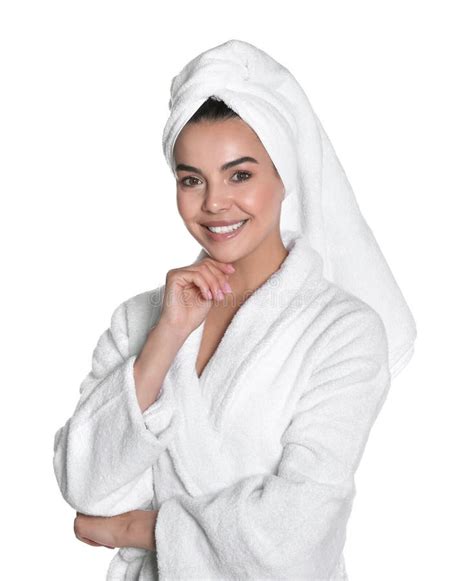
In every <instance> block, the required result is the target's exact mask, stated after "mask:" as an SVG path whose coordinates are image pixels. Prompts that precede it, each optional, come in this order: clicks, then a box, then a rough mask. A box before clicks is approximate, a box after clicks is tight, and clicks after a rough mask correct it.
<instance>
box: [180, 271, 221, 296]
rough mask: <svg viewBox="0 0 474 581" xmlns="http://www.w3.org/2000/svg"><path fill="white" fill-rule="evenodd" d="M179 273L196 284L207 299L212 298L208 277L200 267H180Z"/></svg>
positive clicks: (190, 282)
mask: <svg viewBox="0 0 474 581" xmlns="http://www.w3.org/2000/svg"><path fill="white" fill-rule="evenodd" d="M177 273H178V274H179V275H180V276H181V277H182V278H183V279H184V281H185V282H187V283H189V284H194V285H196V286H197V287H198V288H199V290H200V291H201V294H202V296H203V297H204V298H205V299H206V300H212V293H211V289H210V286H209V283H208V281H207V279H206V277H205V276H204V275H203V274H202V272H201V271H200V270H198V269H193V268H186V269H179V271H177Z"/></svg>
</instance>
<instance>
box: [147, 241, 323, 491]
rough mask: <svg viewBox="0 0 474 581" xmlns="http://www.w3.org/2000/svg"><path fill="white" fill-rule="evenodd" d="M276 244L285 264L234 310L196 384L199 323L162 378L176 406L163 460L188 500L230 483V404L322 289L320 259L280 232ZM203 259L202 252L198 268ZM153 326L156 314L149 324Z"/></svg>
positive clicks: (303, 243)
mask: <svg viewBox="0 0 474 581" xmlns="http://www.w3.org/2000/svg"><path fill="white" fill-rule="evenodd" d="M282 240H283V242H284V244H285V246H286V248H287V249H288V250H289V254H288V256H287V257H286V259H285V260H284V262H283V263H282V265H281V266H280V268H279V269H278V270H277V271H275V272H274V273H273V274H272V275H271V276H270V277H269V278H268V279H267V280H266V281H265V282H264V283H263V285H261V286H260V287H259V288H258V289H257V290H256V291H255V292H253V293H252V294H251V295H250V296H249V297H248V298H247V299H246V301H245V302H244V303H243V304H242V305H241V306H240V307H239V309H238V310H237V312H236V313H235V315H234V317H233V319H232V320H231V322H230V324H229V325H228V327H227V329H226V331H225V333H224V335H223V337H222V339H221V341H220V343H219V345H218V347H217V349H216V351H215V352H214V354H213V356H212V357H211V359H210V360H209V361H208V363H207V365H206V367H205V368H204V370H203V373H202V374H201V377H200V378H198V377H197V373H196V367H195V366H196V359H197V355H198V352H199V347H200V343H201V339H202V335H203V329H204V321H203V322H202V323H201V324H200V325H199V326H198V327H197V328H196V329H194V331H192V333H191V334H190V335H189V336H188V338H187V339H186V341H185V342H184V343H183V345H182V346H181V348H180V349H179V351H178V352H177V354H176V357H175V359H174V360H173V363H172V365H171V367H170V369H169V371H168V373H167V374H166V377H165V380H164V383H163V389H165V390H169V391H171V392H172V394H168V395H171V397H172V398H173V400H174V401H175V405H176V407H177V410H178V413H177V416H176V417H177V421H178V422H179V427H178V429H177V431H176V436H175V438H174V439H173V440H172V441H171V442H170V444H169V448H168V452H169V454H170V456H171V459H172V462H173V464H174V467H175V469H176V472H177V473H178V474H179V477H180V480H181V482H182V483H183V485H184V487H185V489H186V490H187V492H188V493H189V494H190V495H191V496H198V495H200V494H203V493H207V492H211V491H215V490H219V489H222V488H225V487H226V486H229V485H231V484H232V483H233V482H234V481H235V468H234V465H233V463H232V460H231V457H230V455H229V454H228V452H226V450H225V449H224V446H223V438H224V434H225V428H226V421H225V420H226V418H228V417H229V414H231V413H232V401H233V396H234V394H235V393H236V392H237V390H238V389H239V386H243V385H244V384H243V383H242V382H247V383H249V384H251V383H252V371H253V370H255V369H256V367H255V366H258V365H259V359H260V358H261V357H262V355H263V354H264V353H265V352H266V350H268V349H269V348H270V347H271V344H272V340H273V338H274V337H277V336H281V335H280V334H282V333H283V334H284V333H285V328H286V327H287V325H289V324H290V323H291V322H292V321H294V319H295V318H298V316H299V314H300V312H301V310H303V309H304V308H305V305H304V303H305V300H304V298H305V295H306V293H309V296H310V297H313V296H314V294H315V292H317V286H318V284H319V282H321V277H322V259H321V257H320V255H319V254H318V253H317V252H316V251H315V250H314V249H313V248H312V247H311V246H310V245H309V243H308V241H307V239H306V238H305V237H304V236H303V235H300V234H297V233H296V232H293V231H284V232H282ZM205 256H206V253H205V251H204V250H202V251H201V252H200V253H199V255H198V257H197V259H196V262H197V261H199V260H201V259H202V258H204V257H205ZM162 295H163V288H162V289H161V291H160V296H161V297H162ZM158 302H159V301H157V303H158ZM157 310H159V309H157ZM156 319H157V313H156V312H155V314H154V315H153V316H152V320H151V321H150V323H152V324H153V323H154V322H156ZM302 324H303V325H304V324H306V323H302ZM289 349H291V346H289ZM254 387H255V389H258V387H259V386H258V385H255V386H252V389H253V388H254ZM216 467H218V470H216Z"/></svg>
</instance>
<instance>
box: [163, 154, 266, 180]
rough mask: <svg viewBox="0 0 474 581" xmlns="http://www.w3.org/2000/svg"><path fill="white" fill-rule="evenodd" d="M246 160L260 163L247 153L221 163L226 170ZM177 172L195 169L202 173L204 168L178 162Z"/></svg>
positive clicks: (194, 170)
mask: <svg viewBox="0 0 474 581" xmlns="http://www.w3.org/2000/svg"><path fill="white" fill-rule="evenodd" d="M246 161H250V162H252V163H258V161H257V160H256V159H255V158H254V157H250V156H249V155H245V156H244V157H239V158H238V159H234V160H233V161H228V162H226V163H225V164H224V165H221V168H220V169H221V171H225V170H226V169H229V168H230V167H233V166H234V165H239V163H244V162H246ZM175 171H176V172H178V171H193V172H195V173H199V174H201V175H202V170H200V169H199V168H198V167H194V166H192V165H187V164H186V163H178V165H177V166H176V169H175Z"/></svg>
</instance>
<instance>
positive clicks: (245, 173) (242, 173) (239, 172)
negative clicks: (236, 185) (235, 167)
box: [234, 171, 252, 182]
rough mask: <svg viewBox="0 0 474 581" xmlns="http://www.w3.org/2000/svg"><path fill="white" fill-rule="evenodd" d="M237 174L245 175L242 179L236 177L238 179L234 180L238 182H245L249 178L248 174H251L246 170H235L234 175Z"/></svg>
mask: <svg viewBox="0 0 474 581" xmlns="http://www.w3.org/2000/svg"><path fill="white" fill-rule="evenodd" d="M237 175H244V176H246V177H244V179H238V180H236V181H238V182H245V181H247V180H248V179H249V178H250V176H251V175H252V174H251V173H249V172H248V171H237V172H235V174H234V176H237Z"/></svg>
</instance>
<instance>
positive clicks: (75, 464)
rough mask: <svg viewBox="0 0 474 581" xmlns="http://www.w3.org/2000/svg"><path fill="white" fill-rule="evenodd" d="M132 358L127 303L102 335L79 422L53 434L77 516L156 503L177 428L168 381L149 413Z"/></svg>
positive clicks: (61, 477) (62, 482)
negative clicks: (160, 467)
mask: <svg viewBox="0 0 474 581" xmlns="http://www.w3.org/2000/svg"><path fill="white" fill-rule="evenodd" d="M137 355H138V354H131V353H130V352H129V335H128V325H127V302H124V303H122V304H121V305H119V306H118V307H117V308H116V309H115V311H114V312H113V314H112V318H111V323H110V327H109V328H108V329H107V330H106V331H104V332H103V333H102V335H101V336H100V337H99V339H98V342H97V345H96V347H95V349H94V351H93V354H92V368H91V370H90V372H89V373H88V374H87V376H86V377H85V378H84V380H83V381H82V383H81V385H80V387H79V393H80V397H79V401H78V403H77V405H76V409H75V411H74V413H73V415H72V417H71V418H70V419H69V420H68V421H67V422H66V424H65V425H64V426H63V427H61V428H60V429H59V430H57V432H56V433H55V436H54V458H53V465H54V472H55V475H56V479H57V482H58V484H59V487H60V490H61V493H62V495H63V497H64V499H65V500H66V502H67V503H68V504H69V505H70V506H72V507H73V508H74V509H75V510H77V511H79V512H82V513H84V514H90V515H95V516H113V515H116V514H120V513H123V512H127V511H129V510H135V509H140V508H146V507H147V506H148V505H149V504H150V503H151V501H152V499H153V470H152V465H153V464H154V463H155V462H156V460H157V458H158V456H159V455H160V454H161V452H162V451H163V450H164V449H165V448H166V446H167V443H168V442H169V440H170V438H171V437H172V434H173V430H174V421H173V420H174V417H173V412H172V407H171V403H170V397H169V396H170V391H172V390H171V387H172V386H170V385H168V382H169V381H170V380H169V379H168V378H167V377H166V378H165V382H164V383H163V386H162V389H161V392H160V395H159V397H158V398H157V399H156V400H155V402H154V403H153V404H152V405H151V406H150V407H148V408H147V409H146V410H145V411H144V412H143V413H142V411H141V409H140V406H139V403H138V398H137V393H136V387H135V381H134V373H133V364H134V362H135V359H136V357H137Z"/></svg>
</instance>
